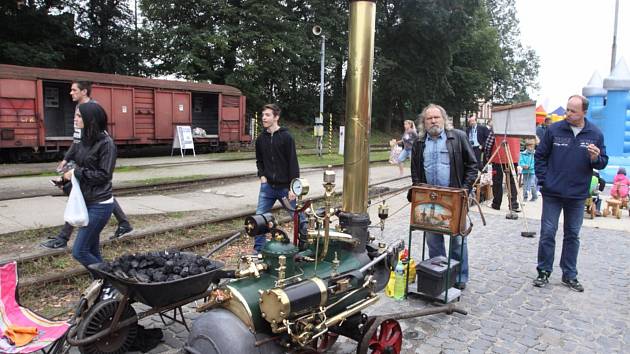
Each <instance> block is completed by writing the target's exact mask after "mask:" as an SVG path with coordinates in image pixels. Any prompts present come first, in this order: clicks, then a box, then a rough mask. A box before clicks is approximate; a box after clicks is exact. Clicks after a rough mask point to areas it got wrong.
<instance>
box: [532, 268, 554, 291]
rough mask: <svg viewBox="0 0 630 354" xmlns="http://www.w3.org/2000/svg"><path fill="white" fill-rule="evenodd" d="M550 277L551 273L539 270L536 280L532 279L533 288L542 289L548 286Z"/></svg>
mask: <svg viewBox="0 0 630 354" xmlns="http://www.w3.org/2000/svg"><path fill="white" fill-rule="evenodd" d="M550 275H551V273H549V272H547V271H544V270H539V271H538V278H536V279H534V286H535V287H538V288H544V287H545V286H546V285H547V284H549V276H550Z"/></svg>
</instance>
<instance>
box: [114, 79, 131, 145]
mask: <svg viewBox="0 0 630 354" xmlns="http://www.w3.org/2000/svg"><path fill="white" fill-rule="evenodd" d="M111 118H112V122H113V124H114V129H113V135H114V138H115V139H116V140H130V139H133V138H134V122H133V90H132V89H128V88H114V89H112V115H111Z"/></svg>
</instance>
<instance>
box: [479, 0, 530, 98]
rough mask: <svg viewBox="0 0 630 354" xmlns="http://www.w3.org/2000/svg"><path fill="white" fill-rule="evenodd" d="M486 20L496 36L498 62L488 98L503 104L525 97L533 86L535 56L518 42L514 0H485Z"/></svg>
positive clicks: (517, 22)
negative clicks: (487, 19) (498, 49)
mask: <svg viewBox="0 0 630 354" xmlns="http://www.w3.org/2000/svg"><path fill="white" fill-rule="evenodd" d="M486 8H487V10H488V14H489V15H490V23H491V25H492V27H494V28H495V29H496V30H497V33H498V35H499V47H500V50H501V62H500V65H498V66H497V67H496V69H495V70H494V72H493V75H492V79H493V89H492V96H491V100H492V101H493V102H495V103H501V104H507V103H514V102H518V101H523V100H526V99H528V98H529V95H528V94H527V89H528V88H535V87H537V82H536V79H537V77H538V69H539V59H538V56H537V55H536V52H535V51H534V50H533V49H531V48H524V47H523V45H522V44H521V42H520V38H519V36H520V30H519V21H518V19H517V18H516V6H515V4H514V0H486Z"/></svg>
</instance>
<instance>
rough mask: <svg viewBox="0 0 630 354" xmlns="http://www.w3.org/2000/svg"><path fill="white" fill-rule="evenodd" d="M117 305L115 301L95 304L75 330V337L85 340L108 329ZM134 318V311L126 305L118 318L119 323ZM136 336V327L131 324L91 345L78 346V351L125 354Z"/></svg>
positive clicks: (134, 324)
mask: <svg viewBox="0 0 630 354" xmlns="http://www.w3.org/2000/svg"><path fill="white" fill-rule="evenodd" d="M118 305H119V301H118V300H115V299H109V300H105V301H101V302H98V303H97V304H95V305H94V307H93V308H92V309H91V310H90V312H89V313H88V314H87V315H86V316H85V318H84V319H83V320H81V323H80V324H79V328H78V329H77V337H78V338H79V339H83V338H87V337H89V336H92V335H94V334H96V333H98V332H100V331H103V330H106V329H108V328H109V327H110V325H111V323H112V320H113V319H114V314H115V313H116V309H118ZM135 316H136V311H135V310H134V309H133V307H131V305H129V304H127V305H126V306H125V309H124V310H123V313H122V315H121V316H120V321H123V320H125V319H128V318H130V317H135ZM120 321H119V322H120ZM137 334H138V327H137V326H136V323H133V324H131V325H129V326H127V327H123V328H121V329H119V330H117V331H115V332H113V333H110V334H108V335H107V336H105V337H103V338H100V339H98V340H96V341H94V342H92V343H89V344H86V345H83V346H80V347H79V351H81V353H82V354H122V353H126V352H127V350H128V349H129V347H130V346H131V344H133V342H134V340H135V338H136V335H137Z"/></svg>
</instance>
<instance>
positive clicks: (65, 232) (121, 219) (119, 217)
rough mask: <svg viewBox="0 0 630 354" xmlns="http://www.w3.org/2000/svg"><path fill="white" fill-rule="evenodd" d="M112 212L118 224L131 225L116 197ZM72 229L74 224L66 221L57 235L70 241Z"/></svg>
mask: <svg viewBox="0 0 630 354" xmlns="http://www.w3.org/2000/svg"><path fill="white" fill-rule="evenodd" d="M113 213H114V217H115V218H116V221H118V225H119V226H128V227H131V225H130V224H129V219H128V218H127V215H126V214H125V212H124V211H123V210H122V208H121V207H120V204H118V201H117V200H116V198H114V212H113ZM72 231H74V226H72V225H70V224H68V223H65V224H63V227H62V228H61V231H59V235H58V236H57V237H59V238H62V239H64V240H66V242H68V241H70V236H72Z"/></svg>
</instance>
